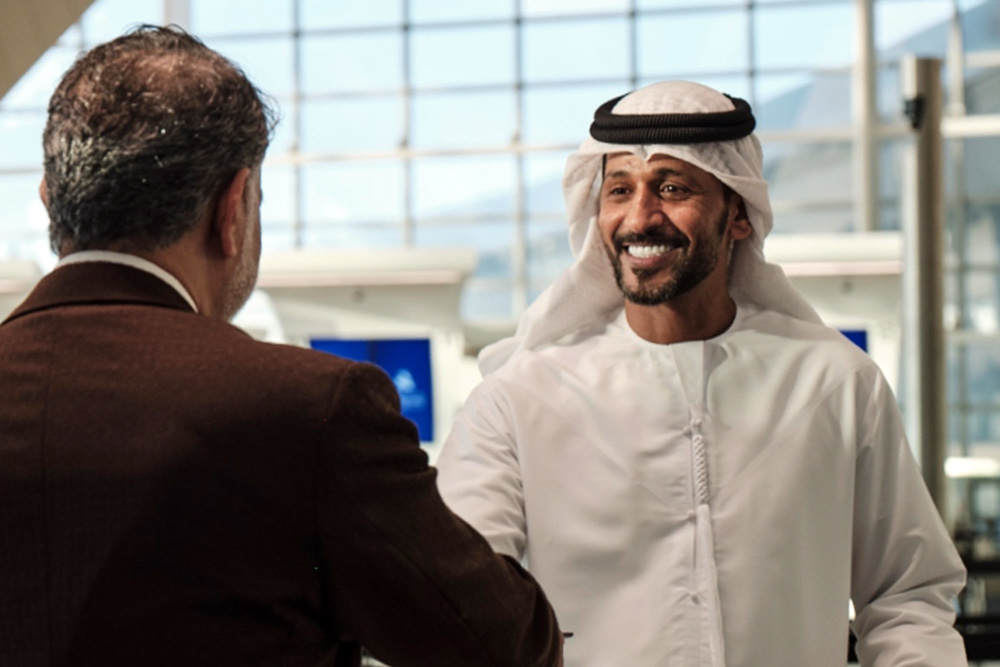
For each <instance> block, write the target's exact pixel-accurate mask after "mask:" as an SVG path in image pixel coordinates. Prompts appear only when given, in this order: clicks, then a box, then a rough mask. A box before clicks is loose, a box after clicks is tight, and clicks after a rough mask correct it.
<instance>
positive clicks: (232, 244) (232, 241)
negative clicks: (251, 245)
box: [211, 167, 250, 257]
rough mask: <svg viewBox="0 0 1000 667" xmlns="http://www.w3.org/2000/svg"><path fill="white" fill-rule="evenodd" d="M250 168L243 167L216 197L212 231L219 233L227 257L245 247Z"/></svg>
mask: <svg viewBox="0 0 1000 667" xmlns="http://www.w3.org/2000/svg"><path fill="white" fill-rule="evenodd" d="M249 176H250V169H249V168H247V167H243V168H242V169H240V170H239V171H238V172H236V175H235V176H233V180H231V181H230V182H229V185H227V186H225V187H224V188H223V189H222V192H220V193H219V196H218V198H217V199H216V203H215V209H214V211H213V214H212V220H211V223H212V224H211V231H212V232H213V233H214V234H216V235H218V238H219V244H220V246H219V247H220V249H221V250H222V254H223V255H224V256H226V257H235V256H236V255H237V254H238V253H239V251H240V248H242V247H243V243H242V240H243V237H242V235H243V234H244V233H246V231H245V230H244V229H243V221H244V220H245V219H246V213H247V212H246V199H245V198H244V194H245V193H246V188H247V187H248V184H249Z"/></svg>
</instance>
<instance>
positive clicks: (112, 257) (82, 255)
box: [56, 250, 198, 313]
mask: <svg viewBox="0 0 1000 667" xmlns="http://www.w3.org/2000/svg"><path fill="white" fill-rule="evenodd" d="M84 262H110V263H112V264H124V265H125V266H131V267H132V268H134V269H139V270H140V271H145V272H146V273H152V274H153V275H154V276H156V277H157V278H159V279H160V280H162V281H163V282H165V283H167V284H168V285H170V286H171V287H173V288H174V289H175V290H177V293H178V294H180V295H181V296H182V297H184V300H185V301H187V302H188V303H189V304H191V308H193V309H194V312H196V313H197V312H198V304H196V303H195V302H194V299H193V298H192V297H191V293H190V292H188V291H187V289H185V287H184V285H182V284H181V281H179V280H177V278H175V277H174V276H173V274H171V273H169V272H168V271H166V270H165V269H163V268H162V267H159V266H157V265H156V264H153V263H152V262H150V261H149V260H147V259H143V258H142V257H136V256H135V255H128V254H126V253H123V252H114V251H111V250H81V251H80V252H74V253H72V254H70V255H66V256H65V257H63V258H62V259H60V260H59V262H58V263H57V264H56V268H59V267H60V266H66V265H67V264H82V263H84Z"/></svg>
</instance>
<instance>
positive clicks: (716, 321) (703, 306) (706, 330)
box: [625, 293, 736, 345]
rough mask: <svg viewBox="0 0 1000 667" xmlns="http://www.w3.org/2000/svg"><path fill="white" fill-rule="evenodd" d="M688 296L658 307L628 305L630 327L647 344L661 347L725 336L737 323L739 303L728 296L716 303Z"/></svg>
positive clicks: (725, 294)
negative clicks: (735, 322)
mask: <svg viewBox="0 0 1000 667" xmlns="http://www.w3.org/2000/svg"><path fill="white" fill-rule="evenodd" d="M685 296H688V295H684V296H681V297H678V298H675V299H671V300H670V301H669V302H667V303H665V304H662V305H658V306H642V305H639V304H636V303H632V302H630V301H626V302H625V318H626V320H627V321H628V324H629V327H631V329H632V330H633V331H634V332H635V333H636V335H638V336H639V337H640V338H642V339H644V340H648V341H649V342H651V343H658V344H660V345H670V344H673V343H684V342H688V341H695V340H708V339H709V338H715V337H716V336H718V335H720V334H722V333H724V332H725V331H726V330H727V329H728V328H729V327H730V326H731V325H732V323H733V320H734V319H736V302H735V301H733V299H732V297H730V296H729V294H728V293H723V294H721V295H720V296H719V297H718V298H716V299H715V300H714V303H706V302H705V301H704V300H703V299H695V298H684V297H685Z"/></svg>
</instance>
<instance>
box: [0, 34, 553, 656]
mask: <svg viewBox="0 0 1000 667" xmlns="http://www.w3.org/2000/svg"><path fill="white" fill-rule="evenodd" d="M272 125H273V123H272V116H271V112H270V111H269V109H268V108H267V106H266V104H265V103H264V102H263V101H262V99H261V95H260V94H259V92H258V91H257V90H256V89H255V88H254V87H253V86H252V85H251V84H250V83H249V82H248V81H247V79H246V77H245V76H244V75H243V74H242V72H241V71H240V70H239V69H238V68H236V67H235V66H234V65H233V64H231V63H230V62H228V61H226V60H225V59H223V58H222V57H221V56H219V55H218V54H216V53H215V52H213V51H211V50H209V49H208V48H206V47H205V46H204V45H203V44H201V42H199V41H197V40H196V39H194V38H193V37H190V36H188V35H186V34H184V33H183V32H181V31H179V30H175V29H164V28H153V27H149V26H146V27H143V28H140V29H138V30H136V31H134V32H132V33H130V34H128V35H126V36H123V37H121V38H118V39H116V40H114V41H112V42H109V43H108V44H105V45H102V46H99V47H97V48H96V49H94V50H92V51H90V52H89V53H87V54H86V55H84V56H83V57H82V58H81V59H80V60H78V61H77V62H76V63H75V64H74V65H73V67H72V68H71V69H70V71H69V72H68V73H67V74H66V75H65V77H64V79H63V80H62V82H61V83H60V85H59V87H58V88H57V90H56V92H55V94H54V95H53V98H52V101H51V103H50V106H49V119H48V124H47V126H46V129H45V135H44V144H45V180H44V182H43V184H42V188H41V191H42V197H43V199H44V201H45V202H46V206H47V208H48V211H49V216H50V219H51V225H50V234H51V240H52V244H53V248H54V249H55V250H56V252H57V253H58V254H59V256H60V258H61V260H60V262H59V265H58V266H57V268H56V269H55V270H54V271H52V273H50V274H49V275H48V276H46V277H45V278H43V279H42V280H41V282H40V283H39V284H38V286H37V287H36V289H35V290H34V291H33V292H32V293H31V295H30V296H29V297H28V298H27V300H26V301H25V302H24V303H23V304H22V305H21V306H20V307H19V308H17V310H16V311H15V312H14V313H13V314H12V315H11V316H10V317H9V318H8V319H7V320H6V321H5V322H4V323H3V324H2V325H0V387H2V401H0V665H3V666H4V667H35V666H36V665H46V666H51V665H74V666H77V665H102V666H106V667H107V666H110V667H116V666H119V665H129V666H132V665H135V666H144V667H148V666H153V667H156V666H160V665H162V666H166V665H170V666H171V667H190V666H200V665H205V666H211V667H226V666H230V665H232V666H235V665H241V666H242V665H289V666H303V667H304V666H319V665H338V666H340V665H358V664H360V653H361V646H362V645H363V646H366V647H367V648H368V649H369V650H370V651H371V652H372V653H373V654H374V655H375V656H376V657H378V658H380V659H381V660H383V661H385V662H387V663H389V664H392V665H393V666H394V667H406V666H414V667H418V666H426V667H529V666H537V667H548V666H554V665H558V664H560V662H561V656H560V654H561V648H560V644H561V634H560V633H559V630H558V627H557V625H556V621H555V618H554V617H553V613H552V610H551V608H550V607H549V605H548V602H547V601H546V599H545V596H544V595H543V593H542V591H541V590H540V589H539V587H538V585H537V584H536V583H535V582H534V580H533V579H531V577H530V576H529V575H528V574H526V573H525V572H524V571H523V570H522V569H521V568H520V567H519V566H518V564H517V563H515V562H513V561H511V560H510V559H507V558H504V557H500V556H497V555H495V554H494V553H493V552H492V551H491V549H490V548H489V546H488V545H487V543H486V542H485V541H484V540H483V539H482V538H481V537H480V536H479V535H478V534H477V533H476V532H475V531H473V530H472V529H471V528H470V527H469V526H468V525H466V524H465V523H463V522H462V521H461V520H459V519H458V518H456V517H455V516H454V515H453V514H451V513H450V512H449V511H448V510H447V509H446V508H445V506H444V505H443V504H442V501H441V499H440V497H439V496H438V494H437V491H436V488H435V482H434V477H435V472H434V470H433V469H432V468H429V467H428V465H427V460H426V457H425V455H424V454H423V453H422V452H421V450H420V448H419V443H418V437H417V433H416V429H415V427H414V426H413V425H412V424H411V423H410V422H409V421H408V420H406V419H404V418H403V417H402V416H401V415H400V411H399V399H398V397H397V395H396V393H395V390H394V388H393V385H392V383H391V381H390V380H389V379H388V378H387V377H386V376H385V375H384V374H383V373H382V372H381V371H379V370H378V369H377V368H375V367H374V366H370V365H367V364H359V363H354V362H350V361H346V360H343V359H339V358H337V357H334V356H332V355H327V354H324V353H320V352H314V351H311V350H305V349H300V348H293V347H288V346H279V345H270V344H266V343H261V342H258V341H255V340H253V339H251V338H250V337H249V336H247V335H245V334H244V333H243V332H241V331H240V330H238V329H236V328H235V327H233V326H231V325H230V324H228V323H227V320H228V319H229V318H230V317H231V316H232V315H233V314H234V313H235V312H236V311H237V310H238V309H239V307H240V305H241V304H242V303H243V302H244V301H245V299H246V298H247V296H248V295H249V293H250V291H251V289H252V287H253V285H254V282H255V280H256V274H257V263H258V258H259V254H260V221H259V206H260V196H261V195H260V180H259V179H260V164H261V161H262V160H263V157H264V152H265V150H266V148H267V144H268V141H269V136H270V131H271V129H272Z"/></svg>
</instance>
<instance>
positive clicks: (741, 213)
mask: <svg viewBox="0 0 1000 667" xmlns="http://www.w3.org/2000/svg"><path fill="white" fill-rule="evenodd" d="M735 200H736V201H734V202H733V203H734V204H736V213H735V215H734V217H733V218H732V219H731V220H730V222H729V235H730V236H731V237H732V238H733V239H734V240H736V241H742V240H743V239H745V238H746V237H748V236H750V235H751V234H752V233H753V225H751V224H750V217H749V216H748V215H747V206H746V204H745V203H744V202H743V197H740V196H739V195H736V196H735Z"/></svg>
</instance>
